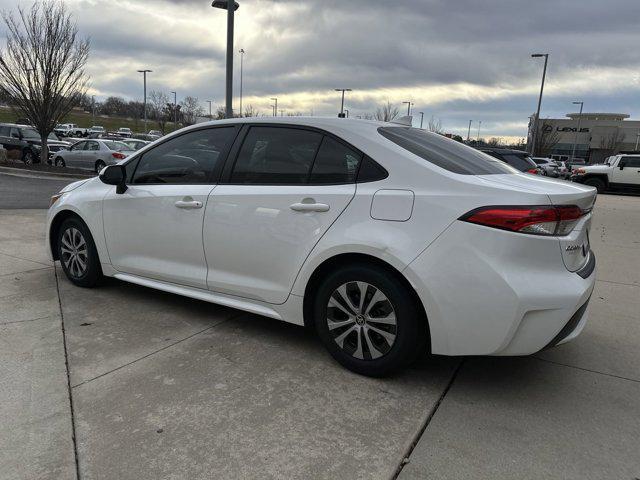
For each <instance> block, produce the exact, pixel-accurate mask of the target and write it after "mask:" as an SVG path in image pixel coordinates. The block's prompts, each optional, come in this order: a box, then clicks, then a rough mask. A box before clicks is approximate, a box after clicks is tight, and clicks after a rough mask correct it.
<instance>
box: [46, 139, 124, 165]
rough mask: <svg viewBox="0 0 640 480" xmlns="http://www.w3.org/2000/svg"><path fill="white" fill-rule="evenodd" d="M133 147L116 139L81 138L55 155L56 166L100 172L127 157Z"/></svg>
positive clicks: (54, 162)
mask: <svg viewBox="0 0 640 480" xmlns="http://www.w3.org/2000/svg"><path fill="white" fill-rule="evenodd" d="M133 151H134V149H133V147H131V146H129V145H127V144H126V143H124V142H118V141H116V140H97V139H96V140H81V141H79V142H77V143H74V144H73V145H71V147H69V149H68V150H60V151H58V152H56V153H55V156H54V157H53V164H54V165H55V166H56V167H71V168H81V169H84V170H91V171H94V172H96V173H98V172H99V171H100V170H102V169H103V168H104V167H106V166H107V165H115V164H116V163H118V161H120V160H122V159H124V158H127V157H128V156H129V155H130V154H132V153H133Z"/></svg>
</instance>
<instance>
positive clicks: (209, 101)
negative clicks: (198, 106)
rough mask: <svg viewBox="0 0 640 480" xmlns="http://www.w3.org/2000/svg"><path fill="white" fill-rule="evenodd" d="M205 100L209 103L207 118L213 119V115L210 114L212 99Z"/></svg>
mask: <svg viewBox="0 0 640 480" xmlns="http://www.w3.org/2000/svg"><path fill="white" fill-rule="evenodd" d="M205 102H207V103H208V104H209V120H213V117H212V116H211V104H212V103H213V100H205Z"/></svg>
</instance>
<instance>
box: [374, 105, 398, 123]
mask: <svg viewBox="0 0 640 480" xmlns="http://www.w3.org/2000/svg"><path fill="white" fill-rule="evenodd" d="M398 113H399V112H398V107H393V106H391V103H390V102H389V100H387V103H386V104H384V105H382V106H381V107H378V109H377V110H376V113H375V118H376V120H380V121H382V122H390V121H391V120H393V119H394V118H396V117H397V116H398Z"/></svg>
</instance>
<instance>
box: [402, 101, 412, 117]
mask: <svg viewBox="0 0 640 480" xmlns="http://www.w3.org/2000/svg"><path fill="white" fill-rule="evenodd" d="M402 103H403V104H404V103H406V104H407V115H411V105H413V103H411V102H402Z"/></svg>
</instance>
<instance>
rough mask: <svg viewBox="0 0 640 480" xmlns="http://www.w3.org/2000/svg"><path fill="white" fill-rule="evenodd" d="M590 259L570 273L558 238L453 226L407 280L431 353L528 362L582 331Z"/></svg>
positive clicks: (408, 273) (412, 268)
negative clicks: (420, 308) (506, 357)
mask: <svg viewBox="0 0 640 480" xmlns="http://www.w3.org/2000/svg"><path fill="white" fill-rule="evenodd" d="M591 258H593V261H592V260H591ZM591 258H590V259H589V260H588V261H587V264H586V265H585V266H584V267H582V268H581V269H580V270H579V271H578V272H570V271H569V270H567V268H566V267H565V265H564V262H563V260H562V254H561V249H560V245H559V241H558V239H556V238H550V237H532V236H527V235H522V234H516V233H511V232H505V231H499V230H495V229H490V228H486V227H481V226H478V225H471V224H466V223H464V222H455V223H454V224H452V225H451V227H450V228H449V229H448V230H447V231H446V232H444V233H443V234H442V235H441V236H440V237H439V238H438V239H437V240H436V241H435V242H434V243H433V244H432V245H431V246H430V247H429V248H428V249H427V250H425V251H424V252H423V253H422V254H421V255H420V256H419V257H418V258H416V259H415V260H414V261H413V262H412V263H411V264H410V265H409V266H408V267H407V268H406V269H405V271H404V273H405V275H406V276H407V278H408V279H409V280H410V281H411V282H412V283H413V285H414V287H415V289H416V291H417V292H418V295H419V296H420V298H421V299H422V302H423V305H424V307H425V311H426V312H427V317H428V320H429V328H430V332H431V343H432V345H431V351H432V352H433V353H436V354H443V355H529V354H532V353H536V352H538V351H540V350H542V349H543V348H545V347H547V346H549V345H551V344H557V343H559V342H565V341H569V340H570V339H572V338H574V337H575V336H577V335H578V334H579V333H580V331H581V330H582V328H583V327H584V325H585V324H586V321H587V318H588V300H589V297H590V296H591V293H592V291H593V287H594V284H595V257H593V254H591ZM583 307H584V308H583ZM577 312H580V314H579V315H578V316H577V317H578V319H577V320H575V317H576V313H577ZM572 320H573V321H572Z"/></svg>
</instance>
